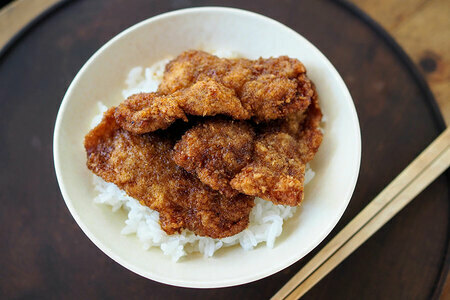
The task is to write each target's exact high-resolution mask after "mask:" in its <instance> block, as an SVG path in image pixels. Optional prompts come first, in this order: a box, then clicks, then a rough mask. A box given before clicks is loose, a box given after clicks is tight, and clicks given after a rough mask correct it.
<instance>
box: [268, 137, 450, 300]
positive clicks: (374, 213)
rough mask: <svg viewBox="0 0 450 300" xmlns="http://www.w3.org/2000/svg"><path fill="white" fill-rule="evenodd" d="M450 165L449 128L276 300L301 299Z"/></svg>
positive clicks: (322, 251) (279, 292) (275, 297)
mask: <svg viewBox="0 0 450 300" xmlns="http://www.w3.org/2000/svg"><path fill="white" fill-rule="evenodd" d="M449 165H450V129H446V130H445V131H444V132H443V133H442V134H441V135H440V136H439V137H438V138H437V139H436V140H434V141H433V142H432V143H431V144H430V146H428V147H427V148H426V149H425V151H423V152H422V153H421V154H420V155H419V156H418V157H417V158H416V159H415V160H414V161H413V162H412V163H411V164H410V165H409V166H408V167H407V168H406V169H405V170H403V172H401V173H400V175H398V176H397V177H396V178H395V179H394V180H393V181H392V182H391V183H390V184H389V185H388V186H387V187H386V188H385V189H384V190H383V191H382V192H381V193H380V194H379V195H378V196H377V197H376V198H375V199H374V200H373V201H372V202H370V203H369V204H368V205H367V206H366V207H365V208H364V209H363V210H362V211H361V212H360V213H359V214H358V215H357V216H356V217H355V218H354V219H353V220H352V221H351V222H350V223H349V224H348V225H347V226H345V228H344V229H342V230H341V232H339V233H338V234H337V235H336V236H335V237H334V238H333V239H332V240H331V241H330V242H329V243H328V244H327V245H326V246H325V247H324V248H323V249H322V250H321V251H320V252H319V253H318V254H316V256H314V257H313V258H312V259H311V260H310V261H309V262H308V263H307V264H306V265H305V266H304V267H303V268H302V269H301V270H300V271H299V272H298V273H297V274H296V275H295V276H294V277H293V278H292V279H291V280H289V281H288V283H286V285H285V286H284V287H283V288H281V289H280V290H279V291H278V292H277V293H276V294H275V295H274V296H273V297H272V299H298V298H299V297H301V296H302V295H303V294H305V293H306V292H307V291H308V290H309V289H310V288H311V287H313V286H314V285H315V284H316V283H317V282H318V281H319V280H320V279H322V278H323V277H324V276H325V275H327V274H328V273H329V272H330V271H331V270H333V269H334V268H335V267H336V266H337V265H338V264H339V263H340V262H342V261H343V260H344V259H345V258H346V257H347V256H348V255H350V254H351V253H352V252H353V251H354V250H355V249H356V248H358V247H359V246H360V245H361V244H362V243H364V242H365V241H366V240H367V239H368V238H369V237H370V236H371V235H372V234H373V233H375V232H376V231H377V230H378V229H379V228H380V227H382V226H383V225H384V224H385V223H386V222H387V221H389V220H390V219H391V218H392V217H393V216H394V215H395V214H396V213H397V212H398V211H400V210H401V209H402V208H403V207H404V206H405V205H406V204H408V203H409V202H410V201H411V200H412V199H413V198H414V197H416V196H417V195H418V194H419V193H420V192H421V191H422V190H423V189H425V188H426V187H427V186H428V185H429V184H430V183H431V182H432V181H433V180H434V179H436V178H437V177H438V176H439V175H440V174H442V173H443V172H444V171H445V170H446V169H447V168H448V166H449Z"/></svg>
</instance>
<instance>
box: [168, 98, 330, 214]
mask: <svg viewBox="0 0 450 300" xmlns="http://www.w3.org/2000/svg"><path fill="white" fill-rule="evenodd" d="M321 118H322V114H321V111H320V108H319V106H318V99H317V95H316V94H314V96H313V103H312V104H311V105H310V107H309V109H308V111H307V113H306V114H305V113H299V112H297V113H294V114H292V115H289V116H288V117H287V118H286V119H283V120H277V121H273V122H270V123H267V124H264V125H262V126H260V128H259V133H258V135H256V136H255V134H254V133H253V132H254V130H253V129H252V127H251V126H250V125H249V124H248V123H245V122H233V121H225V120H219V121H217V120H210V121H207V122H206V123H205V124H200V125H197V126H196V127H194V128H192V129H190V130H188V131H187V132H186V133H185V135H184V136H183V137H182V138H181V141H179V142H178V143H177V144H176V145H175V151H174V161H175V162H176V163H177V164H178V165H179V166H181V167H183V168H185V169H186V170H188V171H190V172H193V173H195V174H197V176H198V178H199V179H200V180H201V181H202V182H203V183H205V184H207V185H209V186H210V187H211V188H213V189H215V190H219V191H221V192H222V193H224V194H225V195H233V194H236V193H238V192H241V193H244V194H247V195H252V196H258V197H260V198H263V199H265V200H270V201H272V202H274V203H276V204H284V205H291V206H295V205H298V204H300V202H301V201H302V200H303V185H304V184H303V182H304V175H305V165H306V163H307V162H309V161H310V160H312V159H313V157H314V155H315V153H316V152H317V150H318V148H319V146H320V143H321V142H322V133H321V131H320V130H319V124H320V120H321ZM239 149H242V151H244V152H242V151H241V152H240V151H239ZM239 156H241V157H242V158H244V159H241V160H239V159H238V158H239Z"/></svg>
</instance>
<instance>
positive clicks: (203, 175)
mask: <svg viewBox="0 0 450 300" xmlns="http://www.w3.org/2000/svg"><path fill="white" fill-rule="evenodd" d="M254 138H255V133H254V131H253V128H252V126H251V125H250V124H248V123H246V122H244V121H229V120H223V119H213V120H209V121H206V122H205V123H202V124H199V125H197V126H196V127H194V128H192V129H190V130H188V131H187V132H186V133H185V134H184V135H183V137H182V138H181V140H180V141H179V142H178V143H177V144H176V145H175V147H174V154H173V159H174V161H175V163H176V164H177V165H179V166H181V167H183V168H184V169H185V170H187V171H189V172H192V173H194V174H195V175H197V177H198V178H199V179H200V181H202V182H203V183H204V184H207V185H209V186H210V187H211V188H212V189H214V190H218V191H220V192H221V193H222V194H224V195H225V196H227V197H231V196H235V195H237V194H238V193H239V192H238V191H237V190H235V189H233V188H232V187H231V186H230V180H231V179H232V178H233V177H234V176H235V175H236V174H237V173H239V172H240V171H241V169H242V168H243V167H245V166H246V165H248V164H249V163H250V162H251V160H252V156H253V144H254Z"/></svg>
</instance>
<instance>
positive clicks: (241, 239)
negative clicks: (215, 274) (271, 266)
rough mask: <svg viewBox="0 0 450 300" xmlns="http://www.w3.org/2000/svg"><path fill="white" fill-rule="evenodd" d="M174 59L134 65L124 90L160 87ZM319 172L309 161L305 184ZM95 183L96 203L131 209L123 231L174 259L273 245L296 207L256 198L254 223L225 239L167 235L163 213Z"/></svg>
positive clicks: (227, 54) (112, 186) (101, 182)
mask: <svg viewBox="0 0 450 300" xmlns="http://www.w3.org/2000/svg"><path fill="white" fill-rule="evenodd" d="M214 54H216V55H219V56H222V57H232V56H235V55H234V53H232V52H229V51H221V52H218V51H216V52H215V53H214ZM169 60H170V59H164V60H162V61H159V62H157V63H155V64H154V65H153V66H151V67H149V68H143V67H135V68H133V69H131V71H130V72H129V74H128V77H127V79H126V81H125V84H126V86H127V88H126V89H124V90H123V91H122V95H123V97H124V98H126V97H128V96H130V95H132V94H135V93H139V92H152V91H155V90H156V89H157V87H158V84H159V82H160V81H161V79H162V75H163V73H164V66H165V65H166V63H167V62H168V61H169ZM98 108H99V114H98V115H97V116H95V117H94V119H93V120H92V124H91V127H92V128H93V127H95V126H96V125H97V124H98V123H99V122H100V121H101V119H102V114H103V112H105V111H106V110H107V107H106V106H105V105H103V104H102V103H101V102H99V103H98ZM314 175H315V173H314V172H313V171H312V170H311V169H310V168H309V165H307V169H306V174H305V184H307V183H308V182H309V181H311V179H312V178H313V177H314ZM93 183H94V186H95V189H96V191H97V192H98V195H97V197H95V199H94V202H95V203H102V204H107V205H110V206H112V210H113V211H114V212H115V211H117V210H119V209H125V210H126V211H128V219H127V220H125V227H124V228H123V229H122V231H121V233H122V234H125V235H127V234H136V236H137V237H138V238H139V240H140V241H141V242H142V245H143V247H144V249H148V248H150V247H160V248H161V250H162V251H163V253H164V254H165V255H169V256H171V258H172V260H173V261H178V260H179V259H180V258H181V257H183V256H186V255H187V254H189V253H193V252H200V253H202V254H203V255H204V256H205V257H211V256H213V254H214V253H215V252H216V251H217V250H218V249H220V248H222V247H228V246H232V245H236V244H240V246H241V247H242V248H243V249H245V250H252V249H253V248H254V247H256V246H257V245H258V244H260V243H263V242H265V244H266V246H267V247H269V248H273V247H274V245H275V239H276V238H277V237H278V236H280V234H281V232H282V227H283V222H284V220H287V219H289V218H291V217H292V216H293V215H294V213H295V211H296V209H297V208H296V207H291V206H284V205H275V204H273V203H272V202H270V201H265V200H263V199H260V198H257V197H256V198H255V206H254V207H253V209H252V211H251V214H250V224H249V226H248V228H247V229H245V230H244V231H242V232H240V233H238V234H236V235H234V236H231V237H227V238H224V239H213V238H209V237H200V236H197V235H195V234H194V233H192V232H190V231H188V230H184V231H183V232H182V233H181V234H174V235H167V234H166V233H165V232H164V231H163V230H162V229H161V226H160V225H159V213H158V212H156V211H154V210H151V209H150V208H148V207H146V206H144V205H141V204H140V203H139V202H138V201H137V200H136V199H134V198H132V197H130V196H128V195H127V194H126V193H125V192H124V191H122V190H120V189H119V188H118V187H117V186H116V185H115V184H113V183H108V182H106V181H104V180H103V179H101V178H100V177H98V176H95V175H94V178H93Z"/></svg>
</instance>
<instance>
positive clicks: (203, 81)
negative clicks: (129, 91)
mask: <svg viewBox="0 0 450 300" xmlns="http://www.w3.org/2000/svg"><path fill="white" fill-rule="evenodd" d="M164 95H165V96H164ZM312 95H313V90H312V85H311V82H310V80H309V79H308V78H307V77H306V69H305V67H304V66H303V64H302V63H301V62H300V61H298V60H297V59H292V58H289V57H287V56H281V57H278V58H268V59H262V58H260V59H257V60H249V59H224V58H218V57H217V56H214V55H211V54H208V53H206V52H202V51H187V52H184V53H182V54H181V55H180V56H178V57H177V58H175V59H174V60H172V61H171V62H170V63H169V64H168V65H167V66H166V71H165V73H164V78H163V80H162V82H161V84H160V85H159V88H158V91H157V93H151V94H137V95H134V96H132V97H131V98H129V99H128V100H126V101H125V102H123V103H122V104H121V105H119V107H118V108H117V111H116V118H117V121H118V123H119V124H120V125H121V126H122V127H123V128H125V129H127V130H128V131H131V132H134V133H145V132H151V131H155V130H157V129H164V128H167V127H168V126H170V124H171V123H172V122H173V121H174V120H175V119H180V118H181V119H186V115H197V116H214V115H218V114H223V115H227V116H230V117H232V118H233V119H237V120H246V119H250V118H252V119H253V120H254V121H255V122H265V121H270V120H275V119H279V118H283V117H285V116H287V115H289V114H292V113H294V112H297V111H300V112H303V111H305V110H306V109H307V107H308V106H309V104H310V102H311V97H312Z"/></svg>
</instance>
